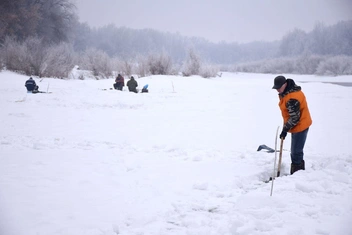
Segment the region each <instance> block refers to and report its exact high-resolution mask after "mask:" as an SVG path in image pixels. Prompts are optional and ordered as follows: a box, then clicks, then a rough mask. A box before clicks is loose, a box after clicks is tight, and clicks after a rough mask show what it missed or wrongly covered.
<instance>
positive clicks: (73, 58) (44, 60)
mask: <svg viewBox="0 0 352 235" xmlns="http://www.w3.org/2000/svg"><path fill="white" fill-rule="evenodd" d="M76 10H77V9H76V6H75V5H74V4H73V3H72V1H71V0H2V1H1V2H0V52H1V56H0V62H1V63H0V69H4V68H6V69H8V70H13V71H18V72H22V73H25V74H27V75H36V76H50V77H58V78H67V76H68V73H69V71H70V70H71V69H72V68H73V67H74V65H79V66H80V68H81V69H87V70H91V71H93V72H94V74H95V75H96V76H97V77H109V76H111V75H112V71H117V72H119V73H123V74H125V75H130V74H138V75H139V76H147V75H150V74H179V73H180V72H181V73H182V74H183V75H184V76H190V75H201V76H203V77H213V76H216V74H217V73H218V71H219V70H222V71H226V70H227V71H240V72H257V73H298V74H321V75H326V74H329V75H340V74H352V68H351V66H352V63H351V57H352V21H342V22H339V23H337V24H335V25H332V26H325V25H324V24H322V23H317V24H316V26H315V27H314V29H313V30H312V31H311V32H304V31H303V30H300V29H294V30H292V31H291V32H288V33H287V34H286V35H285V36H284V37H283V38H282V39H280V40H277V41H273V42H263V41H256V42H251V43H245V44H239V43H236V42H234V43H225V42H220V43H212V42H209V41H208V40H206V39H203V38H197V37H185V36H182V35H180V34H175V33H167V32H159V31H156V30H153V29H140V30H136V29H129V28H125V27H116V26H115V25H113V24H110V25H107V26H104V27H100V28H92V27H90V26H89V25H88V24H86V23H81V22H79V20H78V16H77V13H76Z"/></svg>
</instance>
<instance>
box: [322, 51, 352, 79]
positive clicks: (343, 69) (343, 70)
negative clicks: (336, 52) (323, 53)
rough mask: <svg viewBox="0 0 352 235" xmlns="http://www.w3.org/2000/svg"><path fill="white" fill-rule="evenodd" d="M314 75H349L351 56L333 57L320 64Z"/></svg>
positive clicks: (351, 68) (351, 64)
mask: <svg viewBox="0 0 352 235" xmlns="http://www.w3.org/2000/svg"><path fill="white" fill-rule="evenodd" d="M316 74H318V75H330V76H331V75H332V76H337V75H351V74H352V56H344V55H341V56H334V57H330V58H328V59H326V60H325V61H322V62H320V64H319V66H318V68H317V71H316Z"/></svg>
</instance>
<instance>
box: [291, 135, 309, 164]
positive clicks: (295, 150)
mask: <svg viewBox="0 0 352 235" xmlns="http://www.w3.org/2000/svg"><path fill="white" fill-rule="evenodd" d="M308 130H309V128H307V129H305V130H304V131H301V132H297V133H292V134H291V161H292V163H293V164H295V165H299V164H301V162H302V160H303V156H304V153H303V149H304V144H305V143H306V139H307V135H308Z"/></svg>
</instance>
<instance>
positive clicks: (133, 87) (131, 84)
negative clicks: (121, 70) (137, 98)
mask: <svg viewBox="0 0 352 235" xmlns="http://www.w3.org/2000/svg"><path fill="white" fill-rule="evenodd" d="M127 87H128V90H129V91H130V92H135V93H138V91H137V87H138V83H137V81H136V80H134V77H133V76H131V79H130V80H129V81H128V82H127Z"/></svg>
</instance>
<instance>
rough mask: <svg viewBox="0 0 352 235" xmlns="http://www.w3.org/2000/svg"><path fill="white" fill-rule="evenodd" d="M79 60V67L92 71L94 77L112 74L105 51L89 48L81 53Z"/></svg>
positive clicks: (109, 61)
mask: <svg viewBox="0 0 352 235" xmlns="http://www.w3.org/2000/svg"><path fill="white" fill-rule="evenodd" d="M79 61H80V63H79V64H80V67H81V68H82V69H85V70H90V71H92V72H93V75H94V76H95V78H96V79H99V78H100V77H103V78H108V77H110V76H112V65H111V59H110V57H109V55H108V54H107V53H106V52H103V51H101V50H98V49H94V48H90V49H88V50H87V51H85V52H84V53H83V55H82V57H81V58H80V59H79Z"/></svg>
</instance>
